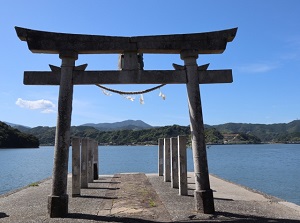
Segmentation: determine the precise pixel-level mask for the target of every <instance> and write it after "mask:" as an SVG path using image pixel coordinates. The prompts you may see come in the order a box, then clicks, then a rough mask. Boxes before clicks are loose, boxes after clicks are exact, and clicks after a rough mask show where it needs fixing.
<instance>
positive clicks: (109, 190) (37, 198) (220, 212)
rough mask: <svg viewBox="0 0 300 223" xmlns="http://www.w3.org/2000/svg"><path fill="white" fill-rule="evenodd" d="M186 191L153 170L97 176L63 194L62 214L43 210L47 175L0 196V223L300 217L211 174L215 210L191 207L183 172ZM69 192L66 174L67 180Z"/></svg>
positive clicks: (298, 211)
mask: <svg viewBox="0 0 300 223" xmlns="http://www.w3.org/2000/svg"><path fill="white" fill-rule="evenodd" d="M188 176H189V178H188V185H189V190H188V196H179V195H178V189H174V188H171V184H170V182H164V181H163V177H161V176H160V177H159V176H158V174H147V175H144V174H139V173H132V174H118V175H114V176H100V177H99V180H96V181H94V182H93V183H90V184H89V187H88V188H87V189H83V190H82V191H81V194H82V196H81V197H71V196H70V197H69V199H70V203H69V214H68V216H67V217H66V218H52V219H50V218H49V217H48V214H47V196H48V195H49V194H50V191H51V180H46V181H43V182H40V183H39V186H36V187H27V188H24V189H22V190H19V191H17V192H15V193H11V194H7V195H4V196H0V223H2V222H4V223H6V222H13V223H19V222H20V223H21V222H22V223H27V222H50V223H52V222H54V223H56V222H143V223H145V222H287V223H296V222H300V207H299V206H297V205H296V204H292V203H289V202H286V201H283V200H280V199H278V198H274V197H271V196H268V195H264V194H262V193H259V192H255V191H252V190H251V189H247V188H244V187H241V186H239V185H236V184H234V183H231V182H228V181H224V180H222V179H219V178H217V177H214V176H211V187H212V189H213V190H214V201H215V207H216V213H215V214H210V215H207V214H200V213H197V212H195V208H194V197H193V186H194V182H193V174H192V173H189V174H188ZM68 185H69V186H68V193H69V194H71V185H72V184H71V177H69V181H68Z"/></svg>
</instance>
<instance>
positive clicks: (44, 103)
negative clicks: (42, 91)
mask: <svg viewBox="0 0 300 223" xmlns="http://www.w3.org/2000/svg"><path fill="white" fill-rule="evenodd" d="M16 105H18V106H19V107H21V108H26V109H30V110H36V109H40V110H42V113H53V112H55V110H54V108H55V105H54V104H53V103H52V102H51V101H48V100H44V99H41V100H36V101H27V100H23V99H22V98H18V100H17V101H16Z"/></svg>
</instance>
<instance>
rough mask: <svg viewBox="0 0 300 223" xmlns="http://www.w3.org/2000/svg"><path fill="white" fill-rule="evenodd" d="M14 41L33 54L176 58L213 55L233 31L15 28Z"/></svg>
mask: <svg viewBox="0 0 300 223" xmlns="http://www.w3.org/2000/svg"><path fill="white" fill-rule="evenodd" d="M15 29H16V32H17V35H18V37H19V38H20V39H21V40H22V41H26V42H27V44H28V48H29V49H30V50H31V51H32V52H33V53H49V54H59V53H61V52H63V51H75V52H76V53H78V54H114V53H115V54H121V53H124V52H136V53H162V54H178V53H180V52H181V51H182V50H197V51H198V54H217V53H222V52H223V51H224V50H225V49H226V45H227V42H231V41H232V40H233V39H234V37H235V35H236V32H237V28H233V29H226V30H221V31H214V32H204V33H192V34H174V35H154V36H133V37H119V36H102V35H84V34H69V33H56V32H45V31H38V30H32V29H26V28H21V27H15Z"/></svg>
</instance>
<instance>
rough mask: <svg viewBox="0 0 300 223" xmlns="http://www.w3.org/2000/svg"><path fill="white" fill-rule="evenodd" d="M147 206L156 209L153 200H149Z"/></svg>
mask: <svg viewBox="0 0 300 223" xmlns="http://www.w3.org/2000/svg"><path fill="white" fill-rule="evenodd" d="M149 205H150V207H152V208H153V207H156V203H155V201H154V200H152V199H150V201H149Z"/></svg>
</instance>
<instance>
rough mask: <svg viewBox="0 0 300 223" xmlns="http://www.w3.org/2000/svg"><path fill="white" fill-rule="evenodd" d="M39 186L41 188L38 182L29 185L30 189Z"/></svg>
mask: <svg viewBox="0 0 300 223" xmlns="http://www.w3.org/2000/svg"><path fill="white" fill-rule="evenodd" d="M38 186H39V184H38V183H37V182H33V183H31V184H29V185H28V187H38Z"/></svg>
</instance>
